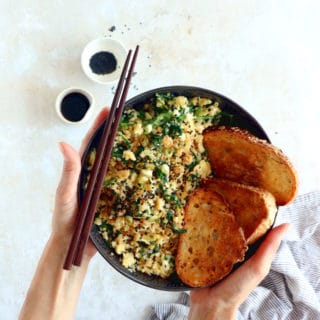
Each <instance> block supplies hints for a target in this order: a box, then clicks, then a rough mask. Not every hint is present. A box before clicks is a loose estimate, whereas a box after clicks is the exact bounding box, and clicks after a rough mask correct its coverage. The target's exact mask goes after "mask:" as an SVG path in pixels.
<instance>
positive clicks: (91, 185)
mask: <svg viewBox="0 0 320 320" xmlns="http://www.w3.org/2000/svg"><path fill="white" fill-rule="evenodd" d="M138 51H139V46H137V47H136V49H135V52H134V55H133V58H132V61H131V64H130V67H129V61H130V58H131V53H132V50H129V52H128V55H127V58H126V61H125V64H124V66H123V69H122V72H121V76H120V80H119V82H118V86H117V89H116V93H115V95H114V98H113V101H112V105H111V109H110V113H109V115H108V118H107V120H106V122H105V125H104V129H103V133H102V136H101V139H100V143H99V146H98V149H97V153H96V158H95V161H94V164H93V168H92V171H91V173H90V178H89V181H88V185H87V189H86V191H85V194H84V198H83V201H82V203H81V207H80V210H79V214H78V217H77V223H76V226H75V229H74V232H73V236H72V239H71V242H70V245H69V249H68V253H67V257H66V259H65V262H64V265H63V269H65V270H70V269H71V267H72V265H75V266H80V265H81V260H82V256H83V251H84V248H85V247H86V244H87V242H88V239H89V234H90V230H91V227H92V223H93V219H94V216H95V212H96V206H97V203H98V200H99V197H100V192H101V188H102V183H103V180H104V177H105V174H106V170H107V168H108V164H109V161H110V157H111V152H112V149H113V144H114V140H115V137H116V133H117V130H118V126H119V122H120V118H121V115H122V112H123V108H124V104H125V102H126V97H127V93H128V90H129V86H130V81H131V77H132V73H133V70H134V65H135V62H136V59H137V55H138ZM128 68H129V71H128ZM127 73H128V74H127ZM124 84H125V85H124ZM123 86H124V88H123ZM122 89H123V90H122ZM119 101H120V102H119Z"/></svg>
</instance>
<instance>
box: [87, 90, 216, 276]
mask: <svg viewBox="0 0 320 320" xmlns="http://www.w3.org/2000/svg"><path fill="white" fill-rule="evenodd" d="M220 112H221V110H220V108H219V105H218V103H217V102H212V101H211V100H209V99H206V98H201V97H193V98H191V99H188V98H186V97H183V96H173V95H172V94H170V93H168V94H156V96H155V97H154V99H152V100H151V101H150V102H149V103H146V104H145V105H144V106H141V108H139V109H134V108H132V107H127V108H126V109H125V111H124V113H123V115H122V118H121V122H120V126H119V130H118V133H117V137H116V140H115V144H114V148H113V152H112V158H111V160H110V164H109V168H108V171H107V174H106V177H105V180H104V188H103V191H102V194H101V197H100V201H99V204H98V214H97V217H96V219H95V224H96V225H97V226H98V227H99V230H100V233H101V235H102V237H103V238H104V239H105V241H106V243H107V244H108V245H109V246H110V247H112V248H114V250H115V252H116V253H117V254H118V255H120V256H121V261H122V264H123V265H124V266H125V267H126V268H128V269H129V270H132V271H135V270H138V271H141V272H145V273H147V274H149V275H158V276H160V277H163V278H166V277H168V276H170V275H171V274H172V273H173V272H174V270H175V268H174V257H175V253H176V248H177V241H178V236H179V234H180V233H183V232H185V231H186V230H185V229H184V227H183V218H184V206H185V204H186V201H187V198H188V196H189V195H190V193H191V192H192V191H193V190H194V189H195V188H196V187H197V186H198V185H199V182H200V179H204V178H206V177H208V176H210V175H211V168H210V164H209V162H208V160H207V156H206V152H205V149H204V147H203V144H202V131H203V130H204V129H205V128H207V127H208V126H211V125H212V124H217V123H218V117H216V116H217V115H218V114H219V113H220ZM94 156H95V153H94V151H93V152H92V153H91V154H90V156H89V167H92V163H93V161H94ZM110 193H111V194H112V196H110ZM106 194H108V195H109V196H108V197H106ZM106 199H107V200H106ZM108 201H109V203H108Z"/></svg>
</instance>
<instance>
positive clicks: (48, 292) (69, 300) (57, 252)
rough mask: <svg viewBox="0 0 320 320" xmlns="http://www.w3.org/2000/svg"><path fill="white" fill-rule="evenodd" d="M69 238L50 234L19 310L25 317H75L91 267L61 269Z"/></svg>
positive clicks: (21, 316)
mask: <svg viewBox="0 0 320 320" xmlns="http://www.w3.org/2000/svg"><path fill="white" fill-rule="evenodd" d="M68 244H69V239H65V238H64V239H63V238H61V237H58V236H51V237H50V239H49V241H48V243H47V245H46V247H45V249H44V252H43V254H42V256H41V259H40V261H39V264H38V267H37V270H36V273H35V275H34V278H33V280H32V283H31V286H30V288H29V290H28V293H27V296H26V299H25V302H24V305H23V307H22V310H21V313H20V317H19V319H20V320H25V319H73V316H74V311H75V307H76V304H77V300H78V297H79V293H80V289H81V286H82V283H83V280H84V276H85V273H86V270H87V267H88V263H89V258H87V257H84V258H83V262H82V264H81V267H75V268H73V269H72V270H70V271H66V270H63V269H62V266H63V262H64V259H65V256H66V252H67V248H68Z"/></svg>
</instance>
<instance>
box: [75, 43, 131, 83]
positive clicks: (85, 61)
mask: <svg viewBox="0 0 320 320" xmlns="http://www.w3.org/2000/svg"><path fill="white" fill-rule="evenodd" d="M101 51H107V52H110V53H112V54H113V55H114V57H115V58H116V61H117V66H116V69H115V70H114V71H113V72H111V73H107V74H96V73H94V72H93V71H92V70H91V68H90V59H91V57H92V56H93V55H94V54H95V53H98V52H101ZM126 56H127V50H126V49H125V48H124V46H123V45H122V44H121V43H120V42H119V41H116V40H113V39H106V38H101V39H96V40H93V41H91V42H89V43H88V44H87V45H86V46H85V48H84V50H83V52H82V55H81V66H82V69H83V71H84V73H85V74H86V75H87V77H88V78H89V79H91V80H93V81H95V82H97V83H100V84H107V83H111V82H114V81H116V80H117V79H119V78H120V74H121V70H122V66H123V64H124V62H125V59H126Z"/></svg>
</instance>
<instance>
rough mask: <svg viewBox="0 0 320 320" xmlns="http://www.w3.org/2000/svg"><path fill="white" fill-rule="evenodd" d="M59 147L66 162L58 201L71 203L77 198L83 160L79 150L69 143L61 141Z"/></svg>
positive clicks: (58, 190)
mask: <svg viewBox="0 0 320 320" xmlns="http://www.w3.org/2000/svg"><path fill="white" fill-rule="evenodd" d="M59 148H60V151H61V153H62V155H63V158H64V163H63V170H62V176H61V179H60V183H59V186H58V189H57V197H56V201H57V202H58V203H59V204H60V205H62V206H64V205H69V204H70V203H71V202H73V201H74V199H76V194H77V185H78V179H79V174H80V169H81V160H80V156H79V154H78V152H77V151H76V150H74V149H73V148H72V147H71V146H70V145H69V144H67V143H65V142H60V143H59Z"/></svg>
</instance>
